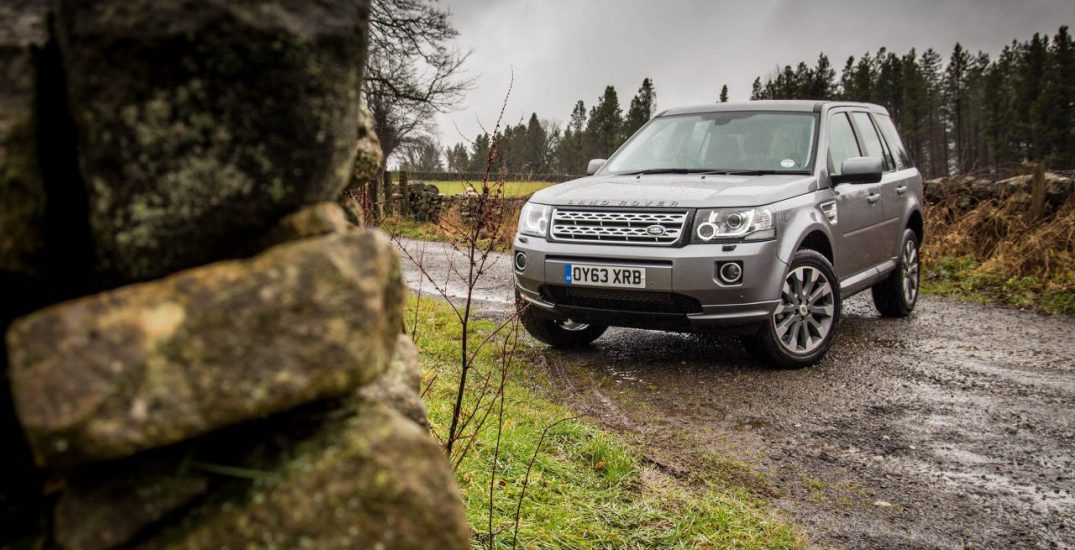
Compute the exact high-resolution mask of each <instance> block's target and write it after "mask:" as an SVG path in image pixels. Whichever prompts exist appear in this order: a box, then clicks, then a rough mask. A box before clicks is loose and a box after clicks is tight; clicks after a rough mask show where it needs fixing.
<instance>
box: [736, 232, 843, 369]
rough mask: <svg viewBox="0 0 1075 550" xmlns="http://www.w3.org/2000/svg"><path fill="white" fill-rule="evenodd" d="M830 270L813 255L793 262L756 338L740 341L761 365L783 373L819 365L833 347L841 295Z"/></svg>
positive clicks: (802, 255) (802, 253) (801, 255)
mask: <svg viewBox="0 0 1075 550" xmlns="http://www.w3.org/2000/svg"><path fill="white" fill-rule="evenodd" d="M836 280H837V279H836V274H835V273H834V272H833V269H832V264H831V263H829V260H828V259H827V258H825V256H823V255H821V254H819V253H818V252H815V251H813V250H800V251H798V252H796V253H795V255H794V256H793V257H792V260H791V264H790V265H789V266H788V272H787V274H786V275H785V276H784V285H783V288H782V289H781V293H780V303H779V304H778V305H777V307H776V309H775V311H773V314H772V315H771V316H770V317H769V320H768V321H767V322H765V323H764V324H763V325H762V326H761V328H760V329H759V330H758V332H757V333H756V334H753V335H750V336H746V337H744V338H743V343H744V344H745V345H746V347H747V349H748V350H750V351H751V352H752V353H753V354H754V355H756V356H758V358H759V359H761V360H763V361H765V362H767V363H769V364H771V365H774V366H777V367H781V368H800V367H805V366H808V365H812V364H814V363H816V362H817V361H818V360H820V359H821V358H822V357H823V356H824V355H825V353H826V352H827V351H829V347H830V346H831V345H832V339H833V336H834V335H835V334H836V325H837V324H838V323H839V321H840V289H839V287H838V286H837V283H836Z"/></svg>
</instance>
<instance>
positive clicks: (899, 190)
mask: <svg viewBox="0 0 1075 550" xmlns="http://www.w3.org/2000/svg"><path fill="white" fill-rule="evenodd" d="M906 192H907V186H906V185H901V186H899V187H897V188H896V194H898V195H902V194H904V193H906Z"/></svg>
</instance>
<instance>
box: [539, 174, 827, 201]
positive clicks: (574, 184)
mask: <svg viewBox="0 0 1075 550" xmlns="http://www.w3.org/2000/svg"><path fill="white" fill-rule="evenodd" d="M816 190H817V178H816V177H814V176H806V175H802V174H793V175H766V176H722V175H706V176H705V177H703V176H701V175H698V174H687V175H670V174H648V175H642V176H589V177H585V178H579V179H577V180H572V181H567V182H564V183H561V184H558V185H554V186H552V187H547V188H545V189H542V190H541V191H538V192H537V193H534V196H533V197H531V199H530V200H531V201H533V202H536V203H541V204H548V205H552V206H627V207H637V208H646V207H649V208H662V207H691V208H699V207H701V208H719V207H739V206H764V205H766V204H772V203H774V202H779V201H782V200H784V199H789V198H791V197H795V196H798V195H802V194H804V193H809V192H811V191H816Z"/></svg>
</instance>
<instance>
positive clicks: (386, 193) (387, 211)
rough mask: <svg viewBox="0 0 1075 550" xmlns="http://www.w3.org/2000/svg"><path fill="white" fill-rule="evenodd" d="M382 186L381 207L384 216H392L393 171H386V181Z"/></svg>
mask: <svg viewBox="0 0 1075 550" xmlns="http://www.w3.org/2000/svg"><path fill="white" fill-rule="evenodd" d="M381 187H382V190H381V192H382V196H381V197H380V198H381V209H382V212H383V214H384V216H390V215H392V172H389V171H388V170H385V171H384V182H383V184H382V185H381Z"/></svg>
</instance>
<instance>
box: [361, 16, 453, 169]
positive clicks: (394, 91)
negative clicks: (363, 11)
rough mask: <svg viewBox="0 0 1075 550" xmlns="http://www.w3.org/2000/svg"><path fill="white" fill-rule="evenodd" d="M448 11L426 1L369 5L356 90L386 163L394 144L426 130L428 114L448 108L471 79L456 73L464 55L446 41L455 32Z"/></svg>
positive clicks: (429, 115)
mask: <svg viewBox="0 0 1075 550" xmlns="http://www.w3.org/2000/svg"><path fill="white" fill-rule="evenodd" d="M450 15H451V14H450V13H449V12H448V11H447V10H443V9H440V8H438V7H437V6H435V5H434V3H433V1H432V0H373V2H372V3H371V5H370V45H369V56H368V60H367V64H366V79H365V82H364V83H363V87H362V92H363V95H364V97H365V100H366V104H367V106H368V107H369V110H370V113H371V114H372V115H373V122H374V130H376V132H377V136H378V137H379V138H380V141H381V152H382V153H384V159H385V160H384V162H386V163H387V161H388V157H389V156H391V155H392V153H393V152H395V151H396V149H397V148H398V147H399V146H400V145H402V144H403V143H405V142H407V141H408V140H409V139H411V138H413V137H414V136H416V135H419V134H423V133H427V132H429V130H430V123H431V120H432V117H433V115H434V114H436V113H438V112H445V111H449V110H451V109H454V108H455V107H456V106H457V105H458V104H459V102H460V101H461V100H462V98H463V94H464V93H465V92H466V91H467V90H469V89H470V88H471V86H472V84H473V79H466V78H464V77H463V75H462V66H463V63H464V61H466V59H467V55H468V54H466V53H462V52H460V51H458V50H457V49H454V48H452V47H451V45H450V43H451V41H452V40H453V39H454V38H455V37H456V36H457V35H458V32H457V31H456V30H455V28H454V27H452V24H451V21H450Z"/></svg>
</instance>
